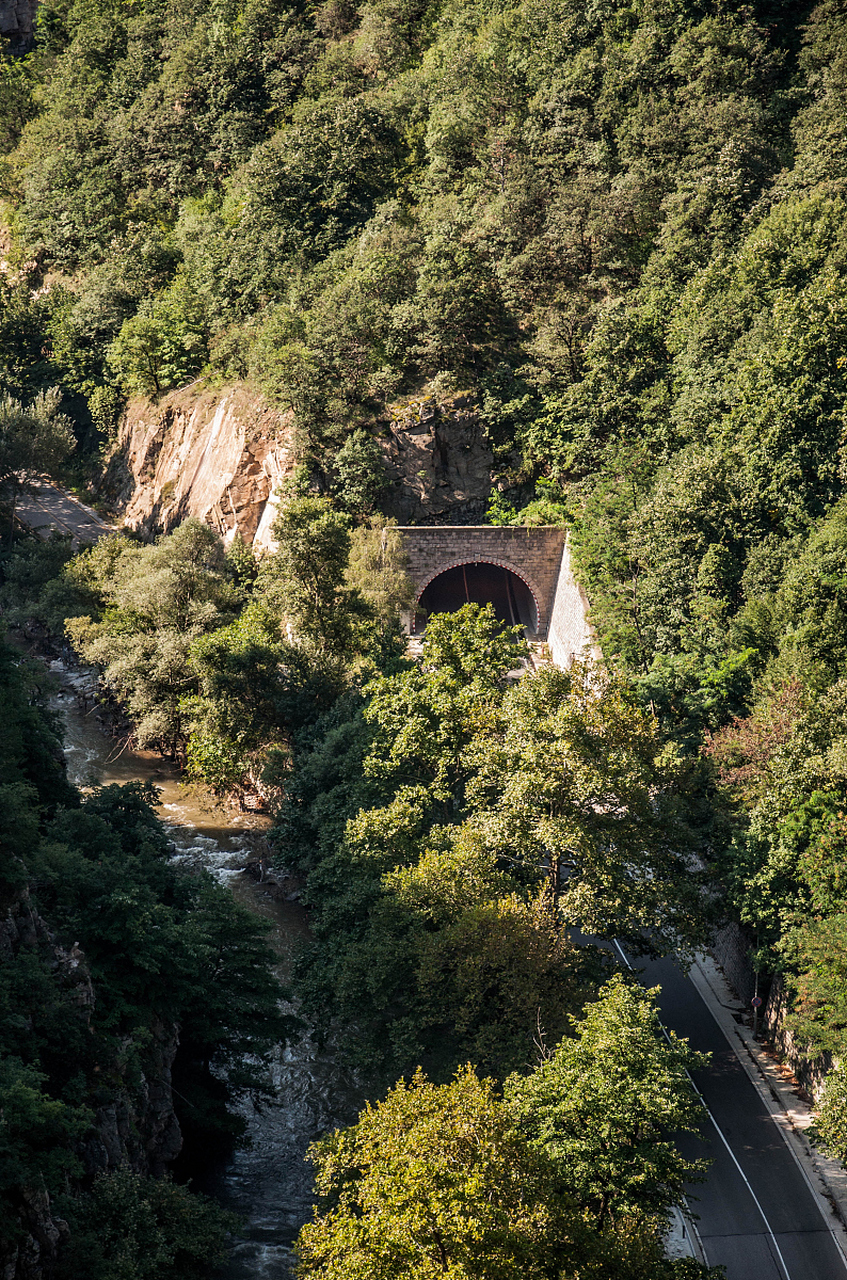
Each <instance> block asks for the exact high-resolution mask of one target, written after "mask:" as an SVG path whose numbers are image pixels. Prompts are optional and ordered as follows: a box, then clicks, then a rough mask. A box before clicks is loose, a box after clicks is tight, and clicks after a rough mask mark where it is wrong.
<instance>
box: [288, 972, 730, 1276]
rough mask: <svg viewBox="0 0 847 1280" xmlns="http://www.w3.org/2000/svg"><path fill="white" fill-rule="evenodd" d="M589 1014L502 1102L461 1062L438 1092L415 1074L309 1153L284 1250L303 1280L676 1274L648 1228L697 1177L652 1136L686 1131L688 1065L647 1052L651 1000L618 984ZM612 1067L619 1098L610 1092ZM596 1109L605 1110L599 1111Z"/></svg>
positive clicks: (655, 1048)
mask: <svg viewBox="0 0 847 1280" xmlns="http://www.w3.org/2000/svg"><path fill="white" fill-rule="evenodd" d="M601 1004H602V1005H603V1013H604V1014H606V1015H607V1019H604V1017H603V1014H601V1013H599V1012H598V1010H599V1007H600V1006H599V1005H598V1006H595V1007H593V1008H591V1007H590V1008H589V1009H588V1010H587V1017H586V1020H585V1022H584V1023H582V1024H580V1025H579V1026H578V1028H577V1030H578V1032H579V1033H580V1039H579V1040H578V1041H577V1042H567V1041H566V1042H564V1043H563V1045H562V1046H561V1048H560V1050H559V1051H557V1055H556V1056H554V1057H553V1058H550V1059H548V1060H546V1061H545V1062H544V1063H542V1065H541V1067H540V1068H538V1069H537V1070H536V1071H534V1072H533V1073H531V1074H530V1075H529V1076H528V1077H526V1078H525V1079H518V1078H517V1077H511V1078H510V1080H509V1081H508V1083H507V1092H506V1097H505V1099H502V1098H501V1097H500V1096H499V1094H498V1092H497V1091H496V1090H495V1088H494V1087H493V1085H492V1082H491V1081H488V1080H480V1079H479V1078H478V1077H477V1075H476V1073H475V1072H474V1071H473V1069H472V1067H470V1066H466V1067H462V1068H460V1069H459V1070H458V1071H457V1072H456V1074H455V1076H454V1078H453V1080H452V1081H450V1083H448V1084H444V1085H440V1086H436V1085H433V1084H431V1083H430V1082H429V1081H428V1080H427V1078H426V1077H425V1076H424V1075H423V1073H422V1072H420V1071H417V1072H416V1073H415V1075H414V1076H413V1077H412V1079H411V1080H410V1081H409V1082H408V1083H406V1082H405V1081H403V1080H401V1081H400V1082H399V1084H398V1085H396V1086H395V1088H393V1089H392V1090H390V1091H389V1093H388V1095H387V1097H386V1098H385V1099H384V1101H382V1102H380V1103H378V1104H377V1105H376V1106H374V1107H371V1106H369V1107H368V1108H367V1110H366V1111H364V1112H363V1113H362V1114H361V1115H360V1116H359V1120H358V1123H357V1124H355V1125H354V1126H352V1127H351V1128H349V1129H345V1130H341V1131H340V1132H338V1133H336V1134H334V1135H332V1136H331V1137H329V1138H327V1139H324V1141H323V1142H321V1143H318V1144H316V1145H315V1146H314V1147H313V1148H312V1150H311V1155H312V1159H313V1161H314V1163H315V1165H316V1166H317V1177H316V1182H317V1189H318V1193H319V1195H320V1197H321V1201H320V1204H319V1208H318V1212H317V1214H316V1218H315V1221H314V1222H311V1223H307V1225H306V1226H305V1227H303V1228H302V1230H301V1232H300V1235H299V1237H298V1240H297V1246H296V1249H297V1256H298V1268H297V1275H298V1277H300V1280H307V1278H309V1277H314V1278H315V1280H341V1277H345V1280H346V1278H347V1277H356V1278H357V1280H359V1278H361V1280H365V1278H366V1277H367V1280H372V1278H373V1277H379V1278H380V1280H399V1277H400V1276H403V1277H406V1276H409V1277H413V1278H414V1280H430V1277H433V1276H436V1275H449V1276H450V1277H452V1278H455V1280H524V1278H525V1277H537V1278H538V1280H542V1278H543V1280H551V1278H553V1277H561V1280H565V1277H569V1276H576V1275H579V1276H586V1277H589V1276H590V1277H594V1276H596V1277H598V1280H599V1277H601V1276H608V1275H612V1274H613V1275H615V1276H619V1277H620V1278H621V1280H640V1278H643V1280H647V1277H650V1278H651V1280H660V1278H661V1280H664V1278H665V1277H667V1278H668V1280H669V1278H670V1277H671V1276H673V1275H676V1274H689V1271H688V1270H686V1271H685V1272H684V1273H683V1272H681V1271H680V1272H678V1271H677V1266H676V1264H674V1263H669V1262H668V1261H667V1260H666V1259H665V1258H664V1256H663V1250H662V1235H661V1230H662V1221H663V1219H662V1213H663V1211H665V1210H666V1209H667V1207H668V1206H669V1205H670V1204H673V1203H677V1202H678V1201H679V1200H680V1198H681V1194H682V1182H683V1180H684V1179H685V1178H687V1177H689V1176H690V1175H691V1174H692V1173H693V1172H695V1167H694V1166H693V1165H692V1164H691V1163H690V1162H687V1161H684V1160H682V1159H681V1157H680V1156H679V1155H678V1153H677V1152H676V1151H675V1149H674V1147H673V1144H672V1142H670V1141H669V1140H667V1139H666V1138H664V1135H665V1134H666V1133H667V1127H668V1126H669V1127H675V1126H677V1125H678V1124H682V1125H683V1126H684V1127H689V1128H691V1127H694V1125H695V1123H696V1120H697V1109H696V1107H695V1105H694V1104H693V1100H692V1099H693V1095H692V1091H691V1088H690V1086H689V1085H688V1082H687V1080H686V1079H685V1077H684V1072H683V1064H684V1063H685V1062H687V1061H692V1062H693V1060H694V1059H693V1056H692V1055H690V1054H689V1053H687V1051H686V1050H685V1049H684V1047H683V1046H681V1045H677V1044H673V1045H671V1046H670V1048H669V1049H668V1050H665V1049H664V1047H663V1046H662V1045H661V1044H660V1043H659V1042H658V1041H657V1039H656V1032H657V1030H658V1027H657V1025H656V1022H655V1013H653V1011H652V1004H651V1001H650V998H649V996H646V995H644V994H642V995H640V996H639V995H637V994H636V993H635V992H632V994H631V996H630V997H629V999H628V1000H627V996H626V989H625V988H624V987H622V986H619V987H609V988H607V989H606V991H605V993H604V997H603V1000H602V1001H601ZM595 1014H596V1018H595V1016H594V1015H595ZM651 1014H652V1017H651ZM597 1021H604V1022H606V1028H605V1029H606V1035H605V1037H604V1039H603V1044H602V1050H603V1051H605V1050H606V1049H608V1050H609V1053H610V1061H609V1066H608V1070H607V1069H606V1068H605V1066H604V1063H603V1059H602V1055H601V1052H600V1049H601V1045H600V1043H599V1042H598V1041H597V1040H596V1038H595V1043H592V1038H593V1037H594V1033H595V1031H596V1023H597ZM568 1045H570V1049H568V1047H567V1046H568ZM568 1054H570V1060H571V1061H574V1062H575V1059H576V1058H578V1057H579V1058H581V1063H580V1065H581V1066H582V1067H583V1068H585V1069H586V1071H587V1072H588V1077H587V1080H586V1082H585V1083H586V1084H587V1086H588V1088H583V1087H581V1085H580V1080H579V1075H578V1072H577V1071H576V1070H574V1071H571V1072H569V1071H568V1067H567V1065H566V1064H567V1062H568V1057H567V1055H568ZM622 1067H623V1077H624V1080H625V1082H626V1087H628V1089H629V1092H628V1093H627V1095H626V1097H625V1098H624V1097H622V1096H620V1095H618V1096H617V1097H613V1095H615V1094H616V1093H617V1091H618V1088H619V1086H620V1083H621V1078H622V1071H621V1068H622ZM632 1077H635V1081H637V1083H636V1082H635V1081H634V1080H633V1079H632ZM598 1084H599V1089H600V1097H598V1098H596V1099H594V1100H593V1101H591V1102H590V1101H588V1099H587V1094H588V1093H589V1092H590V1091H592V1089H593V1087H595V1086H597V1085H598ZM601 1098H602V1099H603V1100H609V1101H610V1102H611V1106H610V1109H609V1110H608V1111H607V1112H606V1113H605V1114H604V1112H603V1107H602V1102H601ZM627 1102H629V1103H631V1104H634V1105H633V1110H632V1112H631V1113H627V1111H626V1103H627ZM586 1103H587V1105H586ZM570 1126H572V1129H571V1132H572V1134H573V1141H572V1142H571V1143H570V1144H567V1139H566V1138H565V1135H566V1133H568V1130H569V1127H570ZM536 1135H538V1136H536ZM663 1138H664V1140H663ZM654 1143H655V1144H656V1145H655V1146H654V1145H653V1144H654ZM565 1145H567V1146H568V1149H567V1153H566V1154H565V1153H564V1151H563V1147H564V1146H565ZM609 1174H611V1180H610V1178H609ZM627 1175H629V1176H627ZM612 1188H614V1189H613V1190H612ZM598 1210H599V1211H598ZM657 1211H658V1212H657ZM685 1267H686V1268H689V1267H690V1268H691V1270H690V1274H691V1275H704V1274H705V1271H704V1270H703V1269H701V1268H700V1267H699V1265H698V1264H696V1263H693V1262H690V1261H688V1262H686V1263H685Z"/></svg>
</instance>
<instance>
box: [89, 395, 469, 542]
mask: <svg viewBox="0 0 847 1280" xmlns="http://www.w3.org/2000/svg"><path fill="white" fill-rule="evenodd" d="M374 429H375V431H376V432H377V435H378V438H379V439H380V442H381V446H382V453H383V460H384V464H385V469H386V474H387V477H388V480H389V489H388V491H387V493H386V497H385V502H384V507H385V510H386V514H387V515H391V516H395V517H396V518H397V519H398V520H399V521H400V522H401V523H404V524H473V523H476V522H478V521H479V520H480V519H482V518H484V515H485V510H486V505H487V502H488V497H489V494H490V492H491V470H492V467H493V464H494V458H493V454H492V451H491V445H490V443H489V441H488V437H487V434H486V431H485V426H484V424H483V423H482V422H481V420H480V418H479V416H478V414H477V413H476V410H475V408H474V404H473V401H472V399H471V398H470V397H468V396H452V397H446V398H445V397H441V398H436V397H435V396H433V395H429V394H422V395H419V396H414V397H411V398H409V399H405V400H401V401H398V402H397V403H396V404H395V405H393V406H391V408H390V411H389V416H388V418H387V419H386V420H385V421H384V422H383V423H382V424H380V426H379V427H376V425H375V428H374ZM292 435H293V431H292V424H291V416H290V414H288V413H286V412H283V411H281V410H279V409H276V408H274V407H273V406H272V405H269V404H268V402H267V401H266V400H265V399H264V398H263V397H262V396H261V395H259V394H258V393H256V392H254V391H251V390H250V389H249V388H247V387H246V386H244V385H242V384H234V385H232V386H228V387H223V388H220V389H217V390H212V389H209V388H206V387H203V386H202V385H198V386H195V387H189V388H186V389H184V390H182V391H177V392H173V393H172V394H170V395H168V396H165V397H164V399H162V400H161V401H160V402H159V403H158V404H153V403H151V402H150V401H148V400H135V401H132V402H131V403H130V404H129V406H128V408H127V411H126V414H125V415H124V419H123V422H122V424H121V427H120V431H119V433H118V438H117V440H116V441H115V444H114V446H113V448H112V451H111V455H110V458H109V462H108V465H107V468H106V471H105V474H104V476H103V479H102V481H101V485H100V491H101V494H102V496H104V497H105V498H106V499H107V500H108V501H110V502H111V503H112V504H113V505H114V507H115V509H116V510H117V511H118V512H120V513H121V514H122V516H123V519H124V523H125V524H126V525H127V526H128V527H129V528H131V529H133V530H136V531H137V532H139V533H142V534H144V535H145V536H147V537H153V536H155V535H156V534H159V533H166V532H168V530H170V529H173V528H175V527H176V525H178V524H179V523H180V522H181V521H182V520H185V519H186V518H187V517H188V516H197V517H198V518H199V519H201V520H204V521H205V522H206V523H207V524H209V525H211V526H212V527H213V528H214V529H216V530H217V531H218V532H219V533H220V534H221V535H222V537H223V538H224V540H225V541H227V542H229V541H231V539H232V538H233V537H234V536H235V533H236V532H238V533H239V534H240V535H241V537H242V538H243V539H244V541H245V542H247V543H253V544H254V545H255V546H256V547H257V549H259V550H263V549H267V548H268V547H270V546H271V545H272V537H271V526H272V524H273V519H274V515H275V513H276V508H277V499H276V497H275V492H276V490H277V489H278V487H279V485H280V484H281V483H282V481H283V480H284V479H285V478H286V476H287V475H289V474H290V472H291V470H292V468H293V466H294V449H293V443H292Z"/></svg>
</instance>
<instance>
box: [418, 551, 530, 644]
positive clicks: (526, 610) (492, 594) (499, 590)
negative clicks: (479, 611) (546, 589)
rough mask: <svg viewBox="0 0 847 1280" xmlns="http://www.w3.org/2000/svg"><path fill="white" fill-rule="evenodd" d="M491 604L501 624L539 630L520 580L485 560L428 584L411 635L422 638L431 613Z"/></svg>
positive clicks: (457, 568)
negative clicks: (464, 606)
mask: <svg viewBox="0 0 847 1280" xmlns="http://www.w3.org/2000/svg"><path fill="white" fill-rule="evenodd" d="M489 603H490V604H491V605H492V606H493V608H494V612H495V614H496V615H497V617H498V618H499V619H500V621H501V622H503V623H506V624H507V625H508V626H517V625H520V626H522V627H523V628H524V630H525V631H526V632H527V634H528V635H535V634H536V632H537V631H538V609H537V607H536V603H535V599H534V598H533V594H532V592H531V591H530V589H529V587H528V586H527V585H526V583H525V582H524V580H523V578H519V577H518V575H517V574H516V573H513V572H512V571H511V569H507V568H506V567H505V566H504V565H500V564H492V563H489V562H487V561H474V562H473V563H470V564H458V565H454V566H453V567H452V568H450V569H445V570H444V572H443V573H439V574H437V575H436V577H434V578H433V579H432V581H431V582H429V583H427V585H426V587H425V588H424V590H423V591H422V592H421V595H420V597H419V601H418V604H419V610H420V611H419V612H416V613H415V615H414V617H413V625H412V634H413V635H421V634H422V633H423V631H424V629H425V627H426V618H427V615H428V614H431V613H454V612H455V611H456V610H457V609H461V607H462V605H463V604H489ZM424 611H425V612H424Z"/></svg>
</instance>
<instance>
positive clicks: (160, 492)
mask: <svg viewBox="0 0 847 1280" xmlns="http://www.w3.org/2000/svg"><path fill="white" fill-rule="evenodd" d="M288 436H289V432H288V424H287V421H286V418H285V415H283V414H282V413H280V412H279V411H278V410H275V409H272V408H271V407H270V406H269V405H268V404H267V403H266V402H265V401H264V400H263V399H262V398H261V397H260V396H257V395H254V394H251V393H250V392H248V391H247V390H246V389H245V388H243V387H240V386H234V387H227V388H224V389H223V390H220V391H212V390H208V389H204V390H200V391H199V392H197V391H196V390H195V389H193V388H189V389H188V390H185V391H177V392H174V393H173V394H171V395H169V396H167V397H165V399H164V400H162V401H161V402H160V403H159V404H156V405H154V404H151V403H150V402H149V401H145V400H137V401H133V402H131V403H130V405H129V407H128V409H127V412H126V414H125V415H124V419H123V422H122V424H121V428H120V431H119V434H118V438H117V440H116V442H115V446H114V448H113V450H112V453H111V457H110V460H109V464H108V467H107V470H106V473H105V475H104V477H103V481H102V485H101V490H102V492H103V493H104V495H105V496H106V497H107V498H108V499H109V500H110V501H112V502H113V503H114V504H115V505H116V507H117V508H118V509H119V510H120V511H121V512H122V514H123V519H124V523H125V524H126V525H127V526H128V527H129V528H131V529H134V530H136V531H137V532H139V533H142V534H145V535H147V536H152V535H154V534H157V533H162V532H167V531H168V530H169V529H173V528H174V527H175V526H176V525H178V524H179V523H180V522H181V521H182V520H185V519H186V518H187V517H188V516H197V517H198V518H199V519H200V520H204V521H205V522H206V523H207V524H210V525H211V526H212V527H213V528H214V529H217V531H218V532H219V533H220V534H221V536H222V537H223V538H224V540H225V541H226V542H230V541H231V540H232V538H233V537H234V536H235V534H236V532H238V533H240V534H241V536H242V538H243V539H244V541H245V542H247V543H255V545H256V546H258V547H263V546H267V545H269V543H270V540H271V539H270V527H271V525H272V523H273V518H274V513H275V509H276V500H275V498H274V493H275V491H276V489H278V487H279V485H280V484H281V483H282V481H283V480H284V479H285V477H286V475H287V474H288V473H289V472H290V470H291V467H292V465H293V456H292V453H291V448H290V443H289V439H288Z"/></svg>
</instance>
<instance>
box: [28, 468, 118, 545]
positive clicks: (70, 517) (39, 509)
mask: <svg viewBox="0 0 847 1280" xmlns="http://www.w3.org/2000/svg"><path fill="white" fill-rule="evenodd" d="M32 490H33V491H32V493H24V494H21V496H20V497H19V499H18V503H17V510H16V515H17V517H18V519H19V520H20V521H21V522H22V523H23V524H26V525H29V527H30V529H32V530H33V531H34V532H35V533H37V534H38V535H39V536H40V537H47V536H48V535H49V533H50V530H51V529H56V530H58V532H59V533H69V534H70V535H71V537H72V538H73V539H74V541H75V542H86V543H91V542H96V541H97V540H98V538H102V537H103V536H104V535H105V534H107V533H109V532H111V530H110V527H109V525H107V524H106V522H105V521H104V520H101V519H100V517H99V516H98V515H97V514H96V512H94V511H92V510H91V509H90V508H89V507H85V506H83V504H82V503H81V502H78V501H77V499H76V498H73V497H71V495H70V494H69V493H65V492H63V490H61V489H57V488H56V486H55V485H54V484H50V483H49V482H48V481H47V480H39V481H36V482H34V484H33V486H32Z"/></svg>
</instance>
